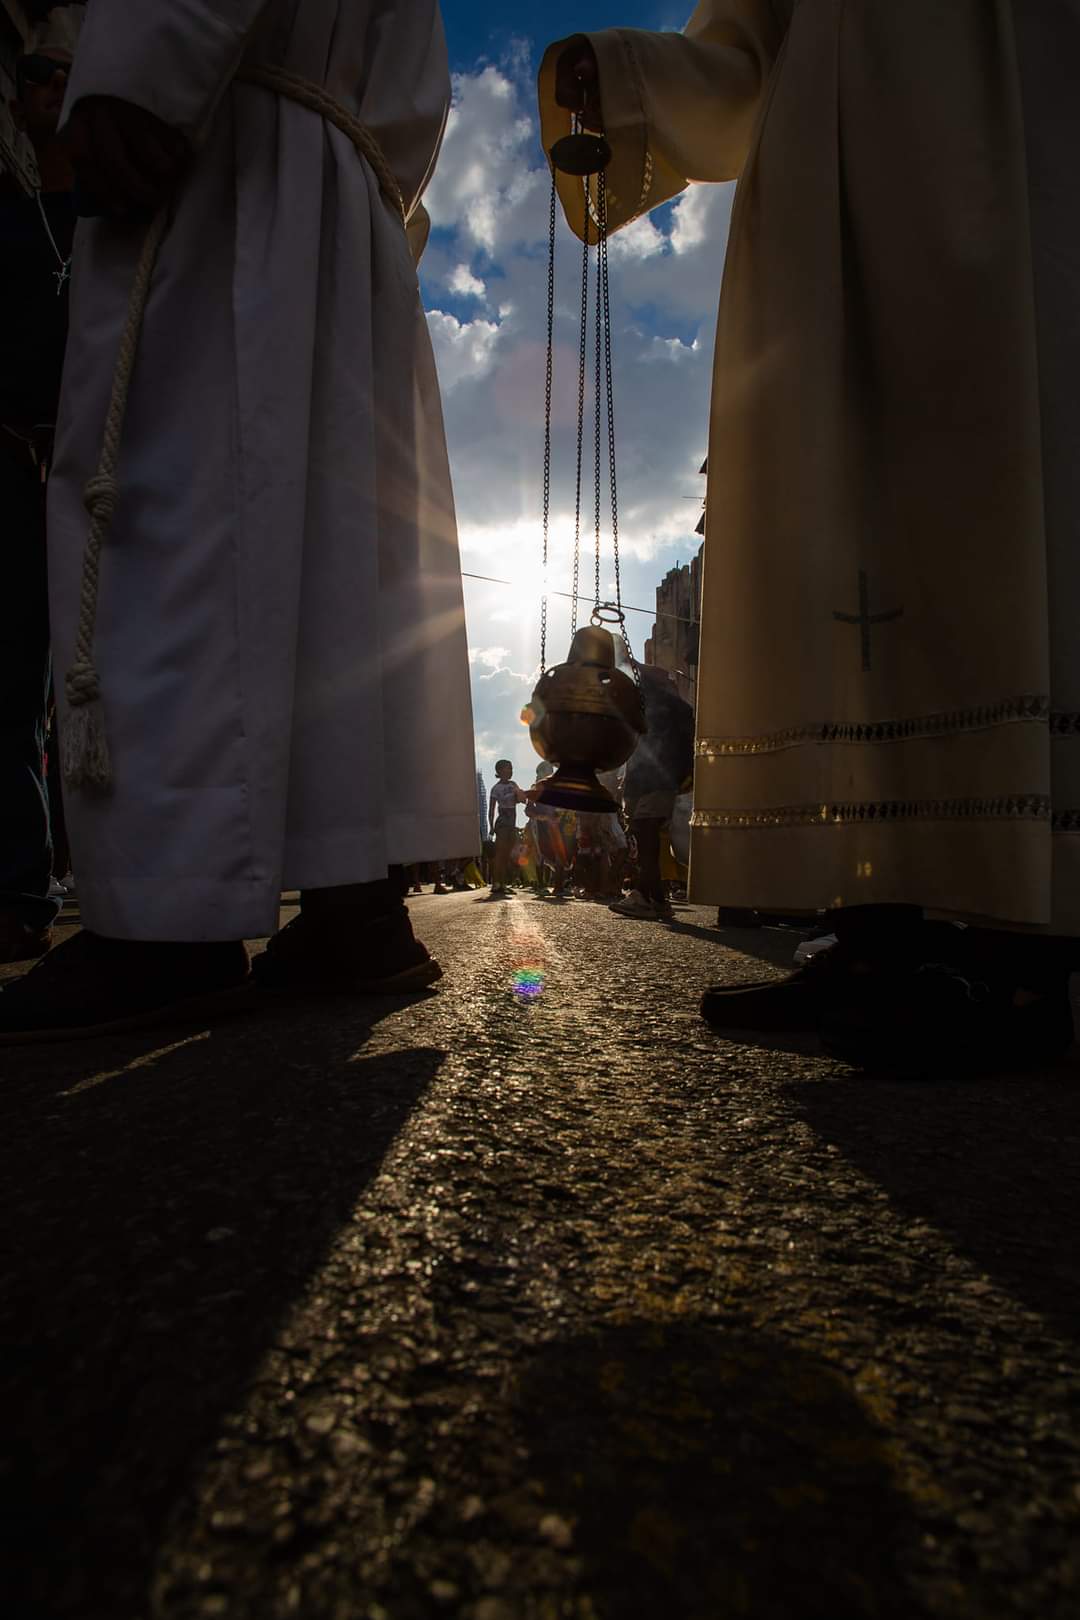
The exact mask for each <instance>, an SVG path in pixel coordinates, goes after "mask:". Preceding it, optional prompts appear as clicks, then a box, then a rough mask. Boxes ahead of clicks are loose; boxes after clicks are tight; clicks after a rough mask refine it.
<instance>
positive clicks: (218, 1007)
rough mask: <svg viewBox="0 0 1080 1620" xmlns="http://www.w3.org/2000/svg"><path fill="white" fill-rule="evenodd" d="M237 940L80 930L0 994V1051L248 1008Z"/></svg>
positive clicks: (243, 956)
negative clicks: (162, 939) (187, 940)
mask: <svg viewBox="0 0 1080 1620" xmlns="http://www.w3.org/2000/svg"><path fill="white" fill-rule="evenodd" d="M250 988H251V969H250V966H249V963H248V955H247V950H246V949H245V947H244V944H243V941H241V940H236V941H230V942H227V943H225V944H192V945H188V944H160V943H156V942H147V941H144V940H122V939H105V938H103V937H102V936H101V935H100V934H92V933H90V932H89V931H87V930H83V931H82V932H81V933H78V934H74V935H73V936H72V937H71V938H70V939H66V940H65V941H64V943H63V944H62V945H57V946H56V948H55V949H54V950H52V951H50V952H49V954H48V956H46V957H44V958H43V959H42V960H41V961H40V962H38V963H37V964H36V966H34V967H32V968H31V969H30V971H29V972H28V973H24V974H23V975H22V977H21V978H18V979H11V980H9V981H8V982H7V983H6V984H5V985H4V987H3V989H2V990H0V1046H3V1045H8V1046H12V1045H29V1044H31V1043H34V1042H38V1041H42V1042H43V1041H69V1040H79V1039H83V1038H86V1037H88V1036H91V1035H110V1034H114V1033H116V1032H118V1031H121V1030H128V1029H143V1028H146V1027H149V1026H152V1025H155V1024H190V1023H204V1022H211V1021H212V1020H213V1019H215V1018H217V1017H219V1016H223V1015H225V1014H227V1013H231V1012H236V1011H241V1010H243V1008H244V1006H245V1005H250V1000H249V992H250Z"/></svg>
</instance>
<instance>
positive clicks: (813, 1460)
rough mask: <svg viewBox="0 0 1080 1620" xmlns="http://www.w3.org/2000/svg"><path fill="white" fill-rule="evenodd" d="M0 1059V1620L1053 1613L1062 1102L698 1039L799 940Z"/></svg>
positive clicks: (844, 1618) (448, 925)
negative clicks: (1, 1500)
mask: <svg viewBox="0 0 1080 1620" xmlns="http://www.w3.org/2000/svg"><path fill="white" fill-rule="evenodd" d="M413 915H414V920H415V922H416V924H417V927H418V931H419V932H420V933H421V934H422V936H423V937H424V938H425V939H426V940H427V941H428V943H429V944H430V945H431V946H432V948H433V949H434V950H436V951H437V953H438V955H439V956H440V959H441V960H442V961H443V964H444V966H445V968H446V970H447V976H446V979H445V980H444V982H443V986H442V987H441V988H440V989H439V990H438V991H437V992H436V993H429V994H425V995H424V996H422V997H418V998H414V999H412V1000H409V1001H406V1000H402V999H397V1000H385V1001H382V1000H378V1001H366V1002H357V1001H353V1002H348V1001H345V1002H343V1001H341V1000H338V999H327V1000H325V1001H315V1002H310V1001H309V1002H306V1003H299V1002H284V1001H272V1002H270V1003H269V1005H268V1006H267V1008H266V1010H265V1012H264V1013H263V1014H262V1016H259V1017H244V1018H241V1019H237V1020H235V1021H233V1022H230V1023H226V1024H222V1025H221V1026H219V1027H217V1028H215V1029H213V1030H211V1031H206V1030H194V1031H177V1032H175V1033H174V1032H162V1031H158V1032H156V1033H153V1034H147V1035H143V1036H136V1035H129V1036H125V1037H115V1038H113V1039H110V1040H107V1041H106V1040H100V1041H95V1042H90V1043H84V1044H82V1045H71V1046H64V1047H53V1048H48V1049H44V1048H35V1049H17V1050H9V1051H6V1052H0V1074H2V1076H3V1083H2V1085H0V1098H2V1107H3V1111H4V1117H3V1122H2V1125H0V1155H2V1159H3V1163H2V1172H0V1173H2V1185H3V1196H4V1214H3V1220H2V1224H0V1247H2V1249H3V1251H4V1252H3V1260H2V1272H3V1302H2V1307H0V1319H2V1320H0V1327H2V1336H3V1344H4V1347H5V1348H4V1352H3V1359H2V1364H0V1381H2V1387H3V1391H4V1399H5V1408H6V1416H5V1418H4V1441H5V1443H4V1448H3V1449H4V1452H5V1453H6V1456H5V1466H4V1489H5V1494H6V1495H7V1497H8V1502H7V1506H6V1509H5V1520H4V1522H5V1531H6V1532H7V1535H8V1537H9V1538H10V1552H9V1554H8V1563H9V1565H10V1566H11V1575H10V1577H9V1579H8V1581H7V1582H6V1583H5V1584H6V1585H7V1587H8V1592H9V1596H8V1598H7V1599H6V1601H5V1611H6V1613H8V1614H10V1615H11V1616H12V1620H51V1617H53V1616H56V1617H64V1620H211V1617H226V1620H292V1617H298V1620H424V1617H428V1616H440V1615H446V1616H451V1617H461V1620H564V1617H565V1620H638V1617H642V1620H645V1617H648V1620H729V1617H730V1620H736V1617H744V1616H745V1617H748V1620H849V1617H850V1620H863V1617H865V1620H921V1617H924V1616H926V1617H930V1616H940V1617H942V1620H998V1617H1001V1620H1005V1617H1009V1616H1021V1615H1022V1616H1031V1617H1039V1620H1075V1617H1076V1616H1077V1614H1078V1613H1080V1378H1078V1372H1080V1356H1078V1331H1080V1280H1078V1277H1077V1271H1076V1264H1075V1253H1076V1231H1077V1210H1078V1208H1080V1088H1078V1085H1077V1075H1078V1070H1077V1069H1076V1067H1075V1066H1072V1065H1071V1064H1065V1065H1062V1066H1061V1067H1060V1068H1058V1069H1055V1070H1053V1071H1048V1072H1046V1073H1040V1074H1031V1075H1022V1076H1003V1077H1000V1078H996V1079H993V1080H989V1081H981V1082H956V1083H941V1084H937V1085H934V1086H925V1085H921V1086H920V1085H910V1084H909V1085H904V1084H900V1083H896V1082H881V1081H872V1080H868V1079H866V1078H860V1077H856V1076H853V1075H852V1074H850V1073H849V1072H848V1071H846V1070H844V1069H842V1068H840V1067H838V1066H837V1065H835V1064H833V1063H831V1062H829V1061H828V1060H826V1059H824V1058H822V1057H821V1056H820V1055H819V1054H818V1053H817V1052H816V1050H815V1048H814V1046H813V1043H812V1042H809V1041H808V1042H805V1043H801V1049H800V1043H798V1042H795V1043H789V1047H790V1046H794V1047H795V1048H796V1049H794V1050H792V1049H787V1050H776V1049H769V1048H766V1047H764V1046H743V1045H737V1044H734V1043H730V1042H726V1041H723V1040H721V1039H719V1038H717V1037H716V1036H715V1035H714V1034H713V1033H712V1032H711V1031H709V1030H708V1029H707V1027H706V1026H704V1025H703V1024H702V1023H701V1022H700V1020H699V1018H698V1016H697V1003H698V998H699V996H700V992H701V990H702V988H703V987H704V985H705V984H706V983H708V982H709V981H710V980H713V979H716V978H720V977H723V978H727V979H729V980H732V981H734V980H740V979H741V980H747V979H751V978H754V977H758V976H760V975H762V974H771V973H776V972H778V971H781V970H782V969H783V967H784V965H785V964H786V963H787V962H789V961H790V957H791V954H792V951H793V949H794V945H795V943H796V938H795V937H794V936H791V935H786V934H782V933H780V932H778V931H765V932H761V933H733V932H729V933H724V934H721V933H718V932H717V931H716V930H715V929H714V928H712V927H710V926H709V924H710V914H708V913H706V912H704V911H701V910H697V909H693V908H683V909H682V910H680V911H679V912H678V913H677V921H676V924H675V925H674V926H673V927H670V928H669V927H666V926H663V925H659V924H655V923H647V922H637V921H631V920H625V919H621V918H618V917H615V916H613V915H612V914H611V913H609V912H608V911H607V910H606V909H604V908H602V907H597V906H592V905H587V904H584V903H581V902H570V903H560V902H556V901H544V900H538V899H534V898H530V897H517V898H515V899H513V900H510V901H506V902H498V901H494V902H493V901H490V900H488V899H486V898H481V897H478V896H474V895H460V896H459V895H454V896H447V897H445V898H441V897H440V898H436V897H433V896H424V897H423V898H422V899H420V900H418V901H415V902H414V903H413Z"/></svg>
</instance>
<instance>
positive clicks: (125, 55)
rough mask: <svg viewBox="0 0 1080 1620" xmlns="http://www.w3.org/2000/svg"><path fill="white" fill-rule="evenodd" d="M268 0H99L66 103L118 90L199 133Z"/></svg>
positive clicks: (67, 105)
mask: <svg viewBox="0 0 1080 1620" xmlns="http://www.w3.org/2000/svg"><path fill="white" fill-rule="evenodd" d="M270 3H271V0H138V3H137V4H132V0H94V3H93V5H91V6H89V7H88V8H87V17H86V22H85V23H84V25H83V29H82V33H81V35H80V37H79V48H78V51H77V52H76V56H75V65H74V70H73V72H72V75H71V81H70V84H69V86H68V92H67V99H66V101H65V104H64V117H65V119H66V117H67V115H68V113H69V112H70V110H71V108H72V107H73V106H74V105H75V103H76V102H78V101H81V100H83V99H84V98H85V97H87V96H117V97H119V98H120V100H122V101H130V102H134V103H135V105H136V106H138V107H143V108H145V109H146V111H147V112H151V113H154V114H155V115H156V116H157V117H158V118H160V119H162V120H163V121H164V122H165V123H166V124H171V125H172V126H173V128H175V129H179V130H182V131H183V133H184V134H185V135H187V136H188V137H189V138H191V139H192V140H194V139H196V138H197V137H198V135H199V132H200V130H201V129H202V128H203V126H204V125H205V123H206V121H207V119H208V118H209V116H210V114H211V113H212V112H213V110H214V108H215V107H216V106H217V103H218V102H219V100H220V99H221V97H222V95H223V94H224V92H225V90H226V88H227V86H228V84H229V82H230V80H231V79H232V77H233V75H234V74H235V72H236V69H237V67H238V66H239V64H240V60H241V57H242V56H243V54H244V50H245V48H246V46H247V42H248V39H249V37H250V36H251V33H252V31H253V29H254V28H255V26H256V24H257V23H258V21H259V19H260V17H261V15H262V13H263V12H264V11H266V10H267V8H268V6H269V4H270Z"/></svg>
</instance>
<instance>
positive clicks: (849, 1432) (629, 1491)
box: [518, 1322, 925, 1620]
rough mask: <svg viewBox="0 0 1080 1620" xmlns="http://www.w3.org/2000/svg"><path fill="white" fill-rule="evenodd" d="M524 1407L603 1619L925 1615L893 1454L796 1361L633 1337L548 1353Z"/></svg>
mask: <svg viewBox="0 0 1080 1620" xmlns="http://www.w3.org/2000/svg"><path fill="white" fill-rule="evenodd" d="M518 1394H519V1401H520V1408H521V1411H522V1413H523V1414H524V1423H525V1427H526V1434H527V1438H528V1442H529V1447H530V1451H531V1454H532V1455H531V1463H532V1466H533V1468H535V1469H537V1470H538V1471H539V1472H540V1474H541V1477H542V1478H543V1480H544V1484H545V1487H546V1492H547V1497H548V1500H549V1501H550V1502H551V1503H552V1505H553V1506H557V1507H558V1510H559V1512H560V1514H562V1515H564V1516H565V1518H566V1519H567V1520H568V1521H569V1522H571V1523H574V1524H575V1526H576V1533H575V1546H576V1550H577V1552H578V1554H579V1555H580V1557H581V1560H582V1565H583V1568H582V1577H581V1579H582V1587H583V1590H585V1591H586V1592H587V1593H588V1595H589V1598H590V1600H591V1604H592V1608H591V1609H590V1612H591V1613H595V1614H596V1615H597V1616H598V1617H599V1620H639V1617H640V1620H656V1617H658V1616H666V1617H670V1620H715V1617H716V1616H720V1615H724V1616H729V1617H731V1620H736V1617H739V1616H745V1617H747V1620H766V1617H767V1620H795V1617H798V1620H841V1617H843V1620H863V1617H865V1620H871V1617H872V1620H915V1617H917V1616H920V1615H922V1614H924V1613H925V1610H924V1607H923V1605H922V1603H921V1602H920V1601H919V1599H918V1597H917V1596H916V1594H915V1593H914V1591H913V1590H912V1589H911V1587H910V1586H909V1583H908V1580H907V1568H906V1566H907V1563H908V1559H909V1556H910V1550H911V1546H912V1543H913V1542H914V1540H915V1532H914V1530H913V1517H914V1516H913V1514H912V1511H911V1505H910V1504H909V1503H908V1502H907V1501H906V1499H905V1497H904V1495H903V1494H902V1492H901V1491H899V1490H898V1489H897V1487H896V1485H895V1483H894V1480H893V1464H892V1461H891V1458H890V1455H889V1449H888V1445H887V1443H886V1441H885V1438H884V1437H883V1436H882V1435H881V1434H880V1433H879V1432H878V1431H877V1430H876V1429H875V1428H874V1426H873V1425H872V1424H871V1422H870V1421H869V1419H868V1418H867V1416H866V1414H865V1413H864V1412H863V1411H862V1410H861V1408H860V1406H859V1404H858V1402H857V1401H856V1400H855V1399H854V1397H853V1396H852V1395H851V1393H850V1391H849V1390H848V1389H847V1387H846V1386H845V1384H844V1382H843V1380H842V1379H841V1378H840V1376H839V1375H838V1374H837V1373H836V1372H835V1371H833V1370H831V1369H829V1368H827V1367H825V1366H823V1365H822V1364H820V1363H818V1362H816V1361H814V1360H812V1359H811V1358H810V1357H807V1356H806V1355H804V1354H802V1353H800V1352H799V1351H798V1350H796V1349H793V1348H792V1347H791V1346H789V1345H784V1344H780V1343H778V1342H775V1341H773V1340H771V1339H769V1338H767V1337H765V1336H763V1335H761V1334H758V1333H754V1332H751V1331H749V1330H746V1331H744V1330H741V1329H739V1328H738V1327H732V1329H730V1330H727V1329H723V1328H720V1327H718V1326H717V1325H715V1324H710V1325H708V1326H706V1325H703V1324H694V1323H689V1324H686V1325H677V1324H675V1325H672V1324H662V1323H652V1322H631V1323H628V1324H626V1325H622V1326H616V1327H612V1328H609V1329H606V1330H604V1331H602V1332H600V1333H598V1334H597V1335H596V1336H595V1337H584V1336H583V1337H581V1338H579V1339H574V1340H568V1341H564V1342H558V1343H553V1344H550V1345H548V1346H545V1347H544V1349H543V1350H542V1351H541V1352H540V1354H539V1355H538V1356H537V1358H536V1360H535V1361H534V1363H533V1365H532V1366H531V1367H530V1368H529V1369H528V1370H527V1371H526V1373H525V1374H524V1376H523V1377H522V1379H521V1382H520V1386H519V1392H518Z"/></svg>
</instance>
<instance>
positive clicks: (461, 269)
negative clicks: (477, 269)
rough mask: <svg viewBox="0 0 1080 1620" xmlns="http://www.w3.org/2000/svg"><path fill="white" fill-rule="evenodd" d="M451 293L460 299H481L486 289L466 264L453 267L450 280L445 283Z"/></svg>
mask: <svg viewBox="0 0 1080 1620" xmlns="http://www.w3.org/2000/svg"><path fill="white" fill-rule="evenodd" d="M447 285H448V287H449V288H450V291H451V292H454V293H457V294H458V295H459V296H460V297H462V298H483V297H484V296H485V295H486V293H487V288H486V287H485V286H484V283H483V282H482V281H481V280H480V277H479V276H474V275H473V273H472V271H471V270H470V269H469V267H468V265H467V264H458V265H455V266H454V269H453V271H452V273H451V276H450V280H449V281H448V283H447Z"/></svg>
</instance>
